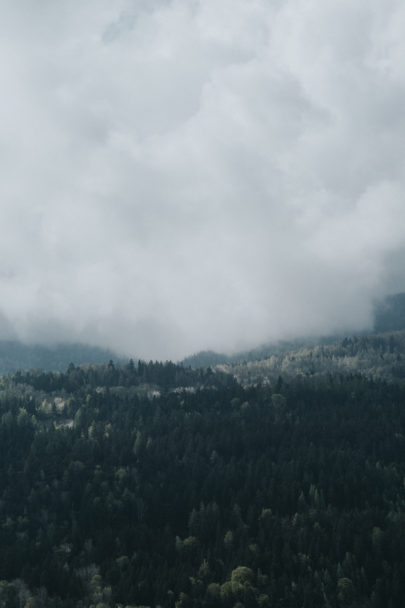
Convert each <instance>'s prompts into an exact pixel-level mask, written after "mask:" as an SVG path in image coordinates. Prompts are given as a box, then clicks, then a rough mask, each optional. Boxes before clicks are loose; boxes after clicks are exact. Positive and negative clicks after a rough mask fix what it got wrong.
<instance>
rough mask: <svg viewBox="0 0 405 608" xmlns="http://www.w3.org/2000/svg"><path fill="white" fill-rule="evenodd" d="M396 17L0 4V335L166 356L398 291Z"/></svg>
mask: <svg viewBox="0 0 405 608" xmlns="http://www.w3.org/2000/svg"><path fill="white" fill-rule="evenodd" d="M404 31H405V3H404V2H403V1H402V0H384V2H381V0H356V2H353V0H322V1H320V0H172V1H169V0H69V1H67V0H38V1H36V2H33V1H32V0H18V2H16V1H15V0H2V2H1V8H0V53H1V55H0V57H1V60H0V90H1V95H0V116H1V119H0V120H1V123H0V319H1V322H0V331H1V336H0V337H11V336H16V337H19V338H21V339H23V340H28V341H38V342H48V341H58V340H66V339H68V340H85V341H89V342H92V343H96V344H102V345H107V346H110V347H113V348H115V349H118V350H119V351H121V352H124V353H127V354H132V355H135V356H142V357H145V358H169V357H170V358H178V357H182V356H184V355H187V354H190V353H192V352H196V351H198V350H201V349H207V348H211V349H216V350H222V351H223V350H228V351H232V350H235V349H241V348H247V347H250V346H255V345H258V344H260V343H263V342H266V341H269V340H276V339H278V338H290V337H294V336H301V335H305V334H310V333H317V334H322V333H331V332H334V331H338V330H345V331H348V332H349V331H351V330H355V329H359V328H361V327H367V325H369V324H370V323H371V319H372V309H373V305H374V302H375V301H376V299H378V298H380V297H381V296H383V295H384V294H385V293H388V292H395V291H401V290H405V273H404V266H405V264H404V261H405V199H404V195H405V171H404V168H405V167H404V163H405V37H404Z"/></svg>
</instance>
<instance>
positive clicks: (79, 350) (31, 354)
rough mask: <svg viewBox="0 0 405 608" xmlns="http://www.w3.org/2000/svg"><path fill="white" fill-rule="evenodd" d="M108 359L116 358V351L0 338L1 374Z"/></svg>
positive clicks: (58, 367) (63, 368)
mask: <svg viewBox="0 0 405 608" xmlns="http://www.w3.org/2000/svg"><path fill="white" fill-rule="evenodd" d="M110 359H114V360H115V361H116V360H117V359H118V356H117V354H116V353H114V352H113V351H111V350H106V349H102V348H97V347H95V346H87V345H85V344H58V345H54V346H40V345H38V344H36V345H28V344H22V343H21V342H17V341H11V340H10V341H0V374H8V373H10V372H15V371H18V370H22V369H37V368H40V369H43V370H45V371H64V370H66V368H67V366H68V365H69V363H74V364H75V365H88V364H91V363H106V362H108V361H109V360H110Z"/></svg>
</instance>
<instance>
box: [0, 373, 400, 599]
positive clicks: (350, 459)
mask: <svg viewBox="0 0 405 608" xmlns="http://www.w3.org/2000/svg"><path fill="white" fill-rule="evenodd" d="M0 450H1V458H0V579H1V582H0V606H4V607H6V608H17V607H18V608H20V607H23V608H24V607H25V608H45V607H50V608H73V607H75V608H90V607H93V608H105V607H114V608H115V607H124V606H151V607H152V606H162V607H165V608H166V607H167V608H188V607H190V608H194V607H195V608H197V607H201V608H204V607H207V608H208V607H219V608H221V607H223V608H235V607H236V608H243V607H245V608H255V607H260V608H267V607H268V608H272V607H274V608H282V607H284V608H295V607H296V608H302V607H304V608H313V607H317V606H319V607H321V606H322V607H325V608H340V607H346V606H348V607H349V606H350V607H352V608H360V607H362V608H366V607H367V608H368V607H373V608H396V607H398V608H399V607H402V606H403V600H404V598H405V577H404V576H403V573H404V572H405V525H404V524H405V386H404V383H403V382H402V381H401V380H398V379H397V380H396V381H391V382H386V381H385V380H379V379H377V380H375V379H370V378H365V377H363V376H360V375H358V374H346V375H343V374H335V375H328V374H325V375H323V376H312V377H306V376H297V377H294V378H290V379H283V378H281V377H279V378H278V379H277V380H276V381H274V382H272V383H265V384H252V385H250V386H245V387H243V386H242V385H241V384H239V383H238V382H237V381H236V380H235V379H234V378H233V377H232V375H230V374H223V373H221V372H214V371H213V370H211V369H206V370H192V369H190V368H185V367H181V366H176V365H174V364H172V363H166V364H162V363H144V362H142V361H139V362H138V363H136V364H134V363H133V362H132V361H130V362H129V363H128V364H126V365H124V366H118V365H115V364H114V363H113V362H111V361H110V363H109V364H108V365H100V366H88V367H86V368H81V367H77V366H74V365H70V366H69V368H68V369H67V371H66V372H65V373H56V372H55V373H45V372H39V371H38V372H20V373H18V374H16V375H14V376H10V377H4V378H3V379H2V384H1V389H0Z"/></svg>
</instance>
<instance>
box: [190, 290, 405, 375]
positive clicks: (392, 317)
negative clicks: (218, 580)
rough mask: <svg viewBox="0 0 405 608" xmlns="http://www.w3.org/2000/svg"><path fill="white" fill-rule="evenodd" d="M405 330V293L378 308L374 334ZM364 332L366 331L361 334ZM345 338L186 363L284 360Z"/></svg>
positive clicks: (202, 355) (202, 356) (210, 354)
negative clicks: (276, 357) (280, 358)
mask: <svg viewBox="0 0 405 608" xmlns="http://www.w3.org/2000/svg"><path fill="white" fill-rule="evenodd" d="M400 330H405V293H397V294H394V295H391V296H388V297H387V298H385V300H384V301H383V302H381V303H380V304H378V305H377V307H376V310H375V319H374V330H373V331H374V332H375V333H383V332H386V331H400ZM361 333H363V332H361ZM344 337H345V334H343V335H341V336H325V337H322V338H320V337H308V338H302V339H297V340H294V341H279V342H277V343H272V344H263V345H261V346H259V347H257V348H255V349H253V350H249V351H243V352H238V353H236V354H234V355H225V354H223V353H216V352H214V351H211V350H209V351H202V352H199V353H196V354H194V355H191V356H190V357H187V358H186V359H184V360H183V361H182V363H183V365H190V366H191V367H193V368H198V367H208V366H213V365H218V364H221V363H228V364H236V363H240V362H246V361H258V360H264V359H268V358H270V357H272V356H273V355H275V356H278V357H280V356H281V355H282V354H286V353H289V352H292V351H299V350H302V349H309V348H313V347H316V346H326V345H328V344H332V343H335V342H336V341H337V340H338V339H343V338H344Z"/></svg>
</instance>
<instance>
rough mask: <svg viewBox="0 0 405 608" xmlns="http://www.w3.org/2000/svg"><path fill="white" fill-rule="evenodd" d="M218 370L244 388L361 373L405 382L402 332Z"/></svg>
mask: <svg viewBox="0 0 405 608" xmlns="http://www.w3.org/2000/svg"><path fill="white" fill-rule="evenodd" d="M216 367H217V369H218V370H221V371H224V372H227V373H230V374H232V375H234V376H235V377H236V378H237V379H238V381H239V382H241V383H242V384H244V385H247V384H257V383H261V382H271V381H274V380H276V379H277V378H278V376H280V375H282V376H283V377H288V378H293V377H294V376H296V375H301V376H321V375H325V374H342V373H344V374H348V373H352V374H353V373H361V374H363V375H365V376H368V377H370V378H374V379H377V378H379V379H384V380H393V379H398V380H399V379H405V331H396V332H386V333H383V334H370V335H365V336H360V337H357V336H353V337H349V338H344V339H343V340H338V341H336V342H332V343H330V344H317V345H316V346H311V347H302V348H298V349H296V350H287V351H284V352H283V351H282V352H279V353H277V354H274V355H272V356H271V357H269V358H267V359H263V360H261V361H244V362H240V363H233V364H232V363H225V364H219V365H217V366H216Z"/></svg>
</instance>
